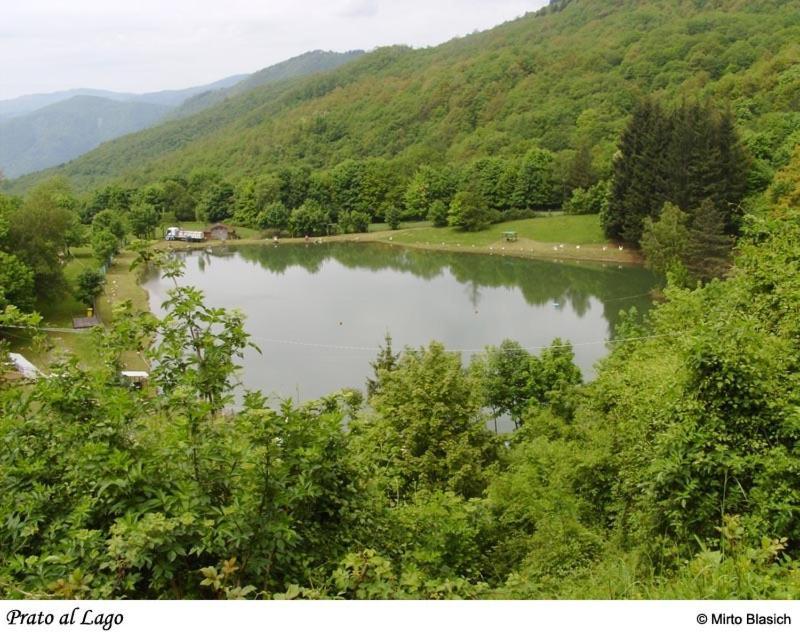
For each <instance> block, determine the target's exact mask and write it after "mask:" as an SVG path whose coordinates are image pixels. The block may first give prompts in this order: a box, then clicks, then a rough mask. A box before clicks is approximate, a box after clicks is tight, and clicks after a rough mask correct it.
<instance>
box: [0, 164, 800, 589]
mask: <svg viewBox="0 0 800 638" xmlns="http://www.w3.org/2000/svg"><path fill="white" fill-rule="evenodd" d="M799 174H800V151H798V153H797V154H796V155H795V158H794V160H793V161H792V163H790V164H789V166H788V167H787V168H786V169H784V170H783V171H781V172H780V173H779V175H778V176H777V178H776V180H775V182H774V184H773V186H772V187H771V189H770V190H769V191H768V192H767V193H766V194H765V196H764V197H763V198H762V200H761V202H760V206H758V207H754V208H753V211H754V212H753V213H751V214H749V215H748V216H747V217H746V218H745V219H744V220H743V222H742V226H743V237H742V239H741V240H740V242H739V245H738V249H737V256H736V261H735V265H734V267H733V269H732V271H731V272H730V274H729V275H728V276H727V277H726V278H725V279H723V280H719V279H717V280H714V281H713V282H711V283H709V284H707V285H705V286H701V287H698V288H694V289H693V288H684V287H678V286H669V287H668V288H667V289H666V291H665V296H666V300H665V302H664V303H663V304H661V305H660V306H659V307H658V308H656V309H655V310H654V311H653V312H652V313H651V314H650V316H649V317H648V318H647V320H646V321H645V322H644V324H641V323H640V322H637V321H631V322H629V323H628V325H627V327H625V328H623V329H622V330H620V331H619V334H618V336H617V339H616V342H615V346H614V350H613V352H612V354H611V355H610V357H609V358H608V359H607V360H606V361H604V362H603V363H602V365H601V367H600V373H599V376H598V377H597V379H596V380H595V381H594V382H592V383H591V384H588V385H584V384H582V383H581V379H580V374H579V372H578V371H577V370H576V368H575V367H574V365H573V363H572V350H571V348H570V346H569V344H565V343H562V342H558V341H557V342H554V343H553V344H552V346H551V347H550V348H548V349H546V350H544V351H543V352H542V353H541V354H540V355H538V356H532V355H530V354H528V353H527V352H525V351H523V350H522V349H521V348H520V347H519V345H517V344H515V343H513V342H504V343H502V344H501V345H500V346H499V347H493V348H488V349H487V351H486V353H485V354H484V355H481V356H478V357H476V358H475V359H474V360H473V361H472V362H471V363H470V364H469V365H468V366H465V365H464V364H463V363H462V361H461V359H460V357H459V356H458V355H456V354H450V353H447V352H446V351H445V350H444V349H443V347H442V346H441V345H439V344H436V343H432V344H431V345H430V346H429V347H427V348H422V349H420V350H406V351H404V352H396V351H394V350H393V349H392V345H391V343H390V342H389V343H387V344H386V346H385V347H384V349H383V351H382V353H381V355H380V356H379V357H378V358H377V360H376V361H375V364H374V370H375V374H374V376H373V378H372V379H371V380H370V381H369V383H368V389H369V393H368V396H367V397H364V396H362V395H361V393H360V392H358V391H356V390H347V389H345V390H343V391H342V392H341V393H337V394H335V395H332V396H329V397H326V398H324V399H322V400H319V401H316V402H313V403H309V404H305V405H302V406H298V405H294V404H292V403H291V401H288V400H287V401H286V402H285V403H284V404H283V406H282V407H281V408H280V409H278V410H274V409H271V408H270V407H268V406H267V404H266V403H265V400H264V398H263V397H262V396H261V395H260V394H258V393H255V394H248V395H247V397H246V399H245V406H244V408H243V409H241V410H238V411H237V412H236V413H235V414H230V413H229V412H228V410H227V409H226V408H227V406H229V405H230V401H231V393H232V390H233V386H234V381H233V377H232V374H233V373H234V372H235V368H236V365H235V358H236V355H237V354H238V353H240V352H241V351H242V350H243V349H245V348H247V347H249V346H248V338H247V335H246V334H245V333H244V331H243V323H242V317H241V315H239V314H238V313H237V312H235V311H230V310H224V309H212V308H207V307H206V306H205V305H204V302H203V296H202V294H201V293H200V292H199V291H198V290H195V289H191V288H183V287H180V286H178V285H177V283H176V285H175V287H174V288H173V290H172V293H171V294H170V298H169V301H168V305H167V310H168V313H167V315H166V316H165V318H164V319H163V320H156V319H155V318H153V317H152V316H151V315H149V314H145V315H136V314H135V313H132V312H130V309H127V310H126V308H125V307H124V306H123V307H121V308H120V309H119V312H118V316H117V319H116V321H115V323H114V325H113V327H112V329H111V330H110V331H108V332H102V331H101V332H99V333H98V335H97V338H98V352H99V353H100V354H101V355H102V358H103V361H104V362H105V364H104V365H103V367H102V368H101V369H98V370H95V371H87V370H84V369H81V368H80V367H78V366H77V365H76V364H75V362H74V361H70V360H69V359H67V360H65V361H64V362H63V363H62V364H61V365H59V366H57V367H56V372H57V374H54V375H52V376H50V377H47V378H42V379H40V380H39V381H38V382H37V383H36V385H35V386H33V388H30V389H28V388H27V387H25V386H19V385H15V384H9V383H5V384H4V385H3V387H2V390H1V391H0V402H2V410H0V414H2V416H1V417H0V437H2V439H3V440H4V441H5V442H6V443H7V444H6V445H3V446H2V447H1V448H0V462H1V466H2V468H3V472H2V474H0V483H2V489H1V490H0V511H2V525H0V542H1V543H2V546H3V547H4V548H6V549H7V551H5V552H4V554H3V556H2V558H0V591H2V594H3V595H4V596H6V597H24V596H31V595H35V596H56V597H62V596H63V597H101V598H102V597H121V596H124V597H164V598H175V597H187V598H193V597H232V598H239V597H267V598H271V597H279V598H280V597H289V598H297V597H303V598H319V597H345V598H387V597H398V598H419V597H422V598H449V597H467V598H476V597H490V598H492V597H503V598H505V597H525V598H528V597H570V598H572V597H602V598H606V597H612V598H614V597H621V598H637V597H646V598H653V597H667V598H674V597H690V598H695V597H697V598H706V597H707V598H727V597H735V598H750V597H754V598H762V597H778V598H780V597H788V598H793V597H796V596H797V595H798V593H799V592H798V584H797V583H798V580H797V570H796V560H797V551H798V549H797V546H796V544H797V543H796V539H797V537H798V530H797V525H798V521H799V520H800V517H798V512H797V508H798V496H797V495H798V490H800V486H798V482H797V476H798V471H797V470H798V468H797V463H798V461H797V454H796V450H797V445H798V427H797V425H798V424H797V415H798V413H800V412H799V410H798V406H800V395H798V388H800V384H798V363H800V361H798V352H800V348H798V345H799V344H798V338H800V331H799V330H798V317H800V307H798V305H797V300H798V299H800V293H799V292H798V286H800V272H798V264H800V252H798V251H800V214H798V210H797V208H796V206H797V204H798V198H797V183H798V181H797V179H798V175H799ZM139 250H140V260H141V261H149V262H152V261H153V260H159V259H164V258H163V257H159V256H158V255H157V254H153V253H151V252H150V250H149V248H147V247H146V246H142V247H140V248H139ZM162 266H163V268H164V271H165V276H167V277H172V278H174V277H176V276H177V274H178V270H179V269H180V266H179V265H177V264H172V263H171V262H170V261H169V260H168V259H167V260H166V261H164V262H163V263H162ZM3 320H4V321H6V322H10V321H13V322H15V323H18V322H20V321H22V320H23V319H21V318H20V317H19V316H8V310H7V311H6V313H5V314H4V316H3ZM130 350H143V351H147V352H148V356H149V357H150V359H151V360H152V361H153V362H154V365H153V369H152V374H153V377H154V379H155V380H156V383H157V384H158V385H159V387H161V388H163V390H164V392H163V393H160V394H158V395H154V394H149V393H141V392H139V391H136V390H132V389H130V388H128V387H125V386H120V385H119V383H118V381H117V379H118V376H117V375H118V371H119V369H120V366H121V359H120V357H121V356H122V354H123V353H124V352H127V351H130ZM367 406H368V407H367ZM492 412H494V413H506V414H509V415H510V416H511V417H512V418H513V419H514V421H515V422H517V423H518V424H519V427H518V429H517V430H516V431H515V432H514V433H513V434H512V435H506V436H503V435H500V436H498V435H495V434H494V433H492V432H491V430H489V429H488V428H487V427H486V424H485V422H486V419H487V418H488V414H489V413H492Z"/></svg>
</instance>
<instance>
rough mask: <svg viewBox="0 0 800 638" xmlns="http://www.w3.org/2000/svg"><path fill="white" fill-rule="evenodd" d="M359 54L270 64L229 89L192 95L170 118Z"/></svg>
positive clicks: (314, 55)
mask: <svg viewBox="0 0 800 638" xmlns="http://www.w3.org/2000/svg"><path fill="white" fill-rule="evenodd" d="M363 53H364V52H363V51H348V52H346V53H336V52H335V51H308V52H307V53H303V54H302V55H298V56H296V57H294V58H290V59H289V60H285V61H284V62H279V63H278V64H273V65H272V66H268V67H266V68H264V69H261V70H260V71H256V72H255V73H253V74H251V75H249V76H247V77H246V78H244V79H243V80H242V81H241V82H237V83H236V84H235V85H233V86H231V87H227V88H222V89H217V90H214V91H206V92H204V93H201V94H199V95H196V96H194V97H192V98H190V99H188V100H186V102H184V103H183V104H182V105H181V107H180V108H179V109H178V110H177V111H176V112H175V113H173V117H185V116H187V115H191V114H192V113H197V112H198V111H202V110H203V109H206V108H208V107H209V106H213V105H214V104H218V103H219V102H222V101H223V100H225V99H227V98H230V97H233V96H235V95H241V94H242V93H246V92H247V91H251V90H253V89H255V88H258V87H261V86H267V85H270V84H274V83H275V82H280V81H281V80H288V79H291V78H298V77H304V76H308V75H313V74H315V73H321V72H323V71H330V70H331V69H335V68H337V67H340V66H342V65H343V64H345V63H347V62H349V61H351V60H355V59H356V58H357V57H359V56H361V55H363Z"/></svg>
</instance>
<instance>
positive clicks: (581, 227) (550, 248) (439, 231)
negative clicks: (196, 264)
mask: <svg viewBox="0 0 800 638" xmlns="http://www.w3.org/2000/svg"><path fill="white" fill-rule="evenodd" d="M186 227H187V228H189V227H190V226H188V225H187V226H186ZM192 229H193V227H192ZM236 230H237V232H239V235H240V237H241V239H233V240H228V241H206V242H203V243H202V244H191V243H183V242H167V241H160V242H158V243H157V244H156V247H157V248H160V249H165V250H173V251H186V250H197V249H198V248H199V247H213V246H236V245H250V244H260V243H271V242H272V241H273V240H272V238H270V237H260V236H259V235H258V233H257V232H256V231H253V230H251V229H240V228H239V227H237V228H236ZM241 231H244V232H241ZM508 231H514V232H516V233H517V236H518V238H519V239H518V241H516V242H508V241H505V239H504V238H503V233H504V232H508ZM279 241H280V243H282V244H303V243H306V241H307V240H306V239H305V238H303V237H296V238H281V239H280V240H279ZM308 241H312V242H323V243H327V242H376V243H384V244H390V245H394V246H405V247H408V248H416V249H420V250H438V251H445V252H461V253H478V254H485V255H492V254H505V255H513V256H516V257H523V258H527V259H569V260H571V261H602V262H613V263H620V264H640V263H641V262H642V258H641V254H640V253H639V252H638V251H636V250H632V249H630V248H625V247H623V248H622V250H620V246H619V245H618V244H611V243H607V242H606V240H605V238H604V237H603V232H602V228H601V226H600V218H599V216H598V215H549V216H546V217H536V218H533V219H521V220H516V221H510V222H503V223H500V224H494V225H492V226H490V227H489V228H487V229H485V230H481V231H477V232H465V231H460V230H457V229H455V228H452V227H446V228H434V227H433V226H432V225H431V224H430V223H429V222H409V223H406V224H402V225H401V226H400V228H399V229H397V230H389V229H388V228H386V226H385V224H373V225H372V226H371V227H370V232H367V233H355V234H349V235H332V236H329V237H318V238H311V239H309V240H308Z"/></svg>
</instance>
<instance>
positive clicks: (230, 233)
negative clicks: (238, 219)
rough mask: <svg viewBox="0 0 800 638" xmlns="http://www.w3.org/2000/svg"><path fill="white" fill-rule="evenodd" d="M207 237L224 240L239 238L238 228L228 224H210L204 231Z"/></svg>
mask: <svg viewBox="0 0 800 638" xmlns="http://www.w3.org/2000/svg"><path fill="white" fill-rule="evenodd" d="M203 234H204V235H205V238H206V239H219V240H222V241H225V240H228V239H237V238H238V237H237V235H236V229H235V228H234V227H233V226H228V224H214V225H213V226H209V227H208V228H206V229H205V231H203Z"/></svg>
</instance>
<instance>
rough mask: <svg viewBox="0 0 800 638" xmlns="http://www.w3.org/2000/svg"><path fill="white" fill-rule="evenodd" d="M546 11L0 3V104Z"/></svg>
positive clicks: (503, 5)
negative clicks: (30, 97)
mask: <svg viewBox="0 0 800 638" xmlns="http://www.w3.org/2000/svg"><path fill="white" fill-rule="evenodd" d="M546 3H547V0H0V65H1V66H0V99H7V98H11V97H16V96H18V95H25V94H29V93H43V92H49V91H55V90H61V89H70V88H96V89H109V90H114V91H132V92H137V93H140V92H147V91H157V90H161V89H168V88H170V89H177V88H185V87H188V86H193V85H197V84H205V83H208V82H212V81H214V80H218V79H220V78H223V77H225V76H228V75H233V74H236V73H247V72H252V71H256V70H258V69H260V68H263V67H265V66H269V65H270V64H274V63H275V62H280V61H281V60H285V59H287V58H290V57H292V56H295V55H299V54H300V53H303V52H305V51H309V50H312V49H325V50H334V51H346V50H349V49H367V50H369V49H372V48H374V47H376V46H382V45H387V44H410V45H412V46H427V45H433V44H439V43H441V42H444V41H446V40H449V39H450V38H452V37H454V36H457V35H464V34H467V33H470V32H472V31H474V30H476V29H478V30H482V29H487V28H489V27H492V26H494V25H496V24H499V23H501V22H504V21H506V20H510V19H513V18H515V17H517V16H520V15H522V14H524V13H525V12H526V11H532V10H535V9H538V8H539V7H541V6H543V5H545V4H546Z"/></svg>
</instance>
